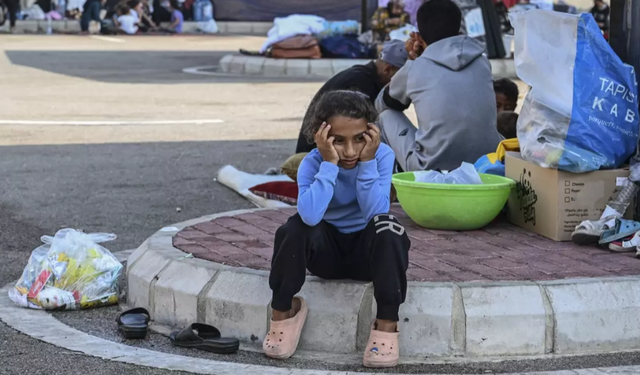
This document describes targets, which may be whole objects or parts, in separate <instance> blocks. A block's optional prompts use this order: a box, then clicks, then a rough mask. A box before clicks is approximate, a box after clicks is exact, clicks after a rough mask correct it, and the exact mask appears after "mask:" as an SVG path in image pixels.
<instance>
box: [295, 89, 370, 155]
mask: <svg viewBox="0 0 640 375" xmlns="http://www.w3.org/2000/svg"><path fill="white" fill-rule="evenodd" d="M309 112H311V113H313V114H312V115H311V116H310V118H308V119H305V120H306V121H304V123H303V124H302V131H303V133H304V135H305V136H306V137H307V141H308V142H309V143H313V136H314V135H315V134H316V133H317V132H318V129H320V126H322V123H323V122H325V121H328V120H329V119H330V118H331V117H334V116H345V117H350V118H354V119H365V120H367V123H375V122H376V121H377V120H378V111H376V108H375V107H374V106H373V104H372V103H371V101H369V97H368V96H367V95H365V94H363V93H361V92H359V91H349V90H335V91H328V92H326V93H324V94H323V95H322V96H321V97H320V98H318V99H317V100H314V101H313V102H312V103H311V108H310V109H309Z"/></svg>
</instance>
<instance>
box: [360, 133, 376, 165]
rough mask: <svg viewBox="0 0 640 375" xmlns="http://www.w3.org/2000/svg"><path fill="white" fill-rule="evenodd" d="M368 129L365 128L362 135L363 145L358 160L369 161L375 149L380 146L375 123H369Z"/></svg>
mask: <svg viewBox="0 0 640 375" xmlns="http://www.w3.org/2000/svg"><path fill="white" fill-rule="evenodd" d="M368 126H369V130H367V131H366V132H365V133H364V134H363V135H362V136H363V137H364V141H365V145H364V148H363V149H362V152H361V153H360V161H362V162H365V161H370V160H373V159H374V158H375V157H376V151H378V146H380V129H379V128H378V127H377V126H376V125H375V124H369V125H368Z"/></svg>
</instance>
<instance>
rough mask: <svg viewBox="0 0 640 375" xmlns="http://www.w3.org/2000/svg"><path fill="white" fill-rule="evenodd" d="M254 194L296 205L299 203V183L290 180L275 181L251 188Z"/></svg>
mask: <svg viewBox="0 0 640 375" xmlns="http://www.w3.org/2000/svg"><path fill="white" fill-rule="evenodd" d="M249 191H250V192H252V193H253V194H255V195H257V196H259V197H262V198H266V199H272V200H275V201H279V202H283V203H287V204H290V205H292V206H295V205H296V204H298V184H297V183H295V182H290V181H273V182H267V183H266V184H260V185H257V186H254V187H252V188H250V189H249Z"/></svg>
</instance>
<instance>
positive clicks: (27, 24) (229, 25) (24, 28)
mask: <svg viewBox="0 0 640 375" xmlns="http://www.w3.org/2000/svg"><path fill="white" fill-rule="evenodd" d="M50 25H51V31H52V32H54V33H62V34H77V33H80V21H79V20H70V19H67V20H60V21H51V23H50ZM217 25H218V34H217V35H220V34H223V35H224V34H241V35H260V36H265V37H266V35H267V32H268V31H269V29H270V28H271V27H272V26H273V23H272V22H224V21H218V22H217ZM8 27H9V23H8V22H7V23H5V25H4V26H3V27H0V32H7V31H8ZM48 27H49V22H48V21H46V20H23V21H20V20H19V21H17V22H16V33H17V34H44V33H46V32H47V28H48ZM183 33H184V34H187V35H188V34H202V31H200V30H199V29H198V25H197V22H191V21H187V22H185V23H184V26H183ZM213 35H216V34H213Z"/></svg>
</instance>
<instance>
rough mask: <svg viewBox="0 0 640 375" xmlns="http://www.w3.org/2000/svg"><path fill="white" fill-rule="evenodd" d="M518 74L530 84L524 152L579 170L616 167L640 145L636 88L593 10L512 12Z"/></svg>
mask: <svg viewBox="0 0 640 375" xmlns="http://www.w3.org/2000/svg"><path fill="white" fill-rule="evenodd" d="M509 17H510V19H511V24H512V25H513V27H514V28H515V65H516V71H517V73H518V77H520V79H522V80H523V81H525V82H526V83H527V84H529V85H531V86H532V87H533V88H532V89H531V91H530V92H529V94H528V95H527V97H526V99H525V101H524V105H523V107H522V111H521V112H520V117H519V118H518V140H519V142H520V149H521V152H522V156H523V157H524V158H525V159H527V160H528V161H530V162H533V163H536V164H538V165H540V166H542V167H545V168H557V169H562V170H565V171H569V172H574V173H584V172H590V171H594V170H598V169H607V168H617V167H619V166H621V165H622V164H624V163H625V161H626V160H627V159H628V158H629V157H630V156H631V155H633V153H634V151H635V149H636V146H637V144H638V122H639V118H640V116H639V115H638V87H637V83H636V75H635V72H634V69H633V67H632V66H630V65H627V64H624V63H623V62H622V61H621V60H620V58H619V57H618V56H617V55H616V54H615V52H614V51H613V50H612V49H611V47H610V46H609V44H608V43H607V41H606V40H605V39H604V38H603V37H602V33H601V31H600V28H599V27H598V24H597V23H596V21H595V20H594V18H593V16H592V15H591V14H581V15H572V14H565V13H559V12H547V11H542V10H535V9H533V10H528V11H524V12H511V13H510V14H509Z"/></svg>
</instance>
